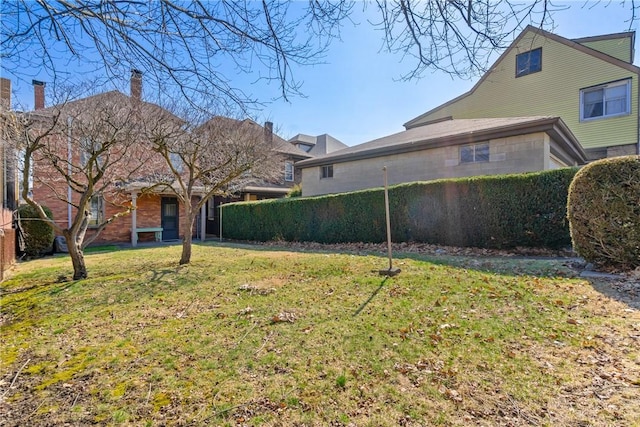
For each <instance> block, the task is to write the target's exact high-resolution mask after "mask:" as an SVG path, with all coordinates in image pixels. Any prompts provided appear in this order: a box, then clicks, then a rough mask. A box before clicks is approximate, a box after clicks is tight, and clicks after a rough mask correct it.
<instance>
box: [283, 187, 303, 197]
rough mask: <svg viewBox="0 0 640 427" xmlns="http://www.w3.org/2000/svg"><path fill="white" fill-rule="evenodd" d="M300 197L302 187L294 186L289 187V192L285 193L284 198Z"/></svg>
mask: <svg viewBox="0 0 640 427" xmlns="http://www.w3.org/2000/svg"><path fill="white" fill-rule="evenodd" d="M301 196H302V185H300V184H296V185H294V186H293V187H291V190H289V192H288V193H287V195H286V196H285V197H301Z"/></svg>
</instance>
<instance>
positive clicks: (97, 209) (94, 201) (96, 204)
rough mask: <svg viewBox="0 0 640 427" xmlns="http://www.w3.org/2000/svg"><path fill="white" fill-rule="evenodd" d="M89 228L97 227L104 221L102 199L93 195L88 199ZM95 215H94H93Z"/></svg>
mask: <svg viewBox="0 0 640 427" xmlns="http://www.w3.org/2000/svg"><path fill="white" fill-rule="evenodd" d="M89 212H90V215H89V227H98V226H99V225H100V224H102V222H103V221H104V198H103V197H102V196H101V195H99V194H94V195H93V196H92V197H91V199H89ZM94 213H95V214H97V215H95V214H94Z"/></svg>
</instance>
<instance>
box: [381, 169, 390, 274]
mask: <svg viewBox="0 0 640 427" xmlns="http://www.w3.org/2000/svg"><path fill="white" fill-rule="evenodd" d="M382 170H383V171H384V209H385V214H386V217H387V250H388V252H389V271H391V270H392V269H393V261H392V257H391V220H390V219H389V185H388V181H387V167H386V166H385V167H383V168H382Z"/></svg>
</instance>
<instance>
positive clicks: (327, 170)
mask: <svg viewBox="0 0 640 427" xmlns="http://www.w3.org/2000/svg"><path fill="white" fill-rule="evenodd" d="M331 178H333V165H324V166H320V179H331Z"/></svg>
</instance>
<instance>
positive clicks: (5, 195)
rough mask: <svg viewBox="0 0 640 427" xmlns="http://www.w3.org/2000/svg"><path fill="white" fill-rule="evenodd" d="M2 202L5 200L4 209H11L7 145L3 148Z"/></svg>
mask: <svg viewBox="0 0 640 427" xmlns="http://www.w3.org/2000/svg"><path fill="white" fill-rule="evenodd" d="M2 151H3V153H2V200H3V206H2V207H3V208H4V207H9V205H8V201H9V199H8V197H9V192H8V191H7V167H8V164H7V152H8V150H7V145H5V144H3V147H2ZM2 227H4V224H2Z"/></svg>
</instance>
